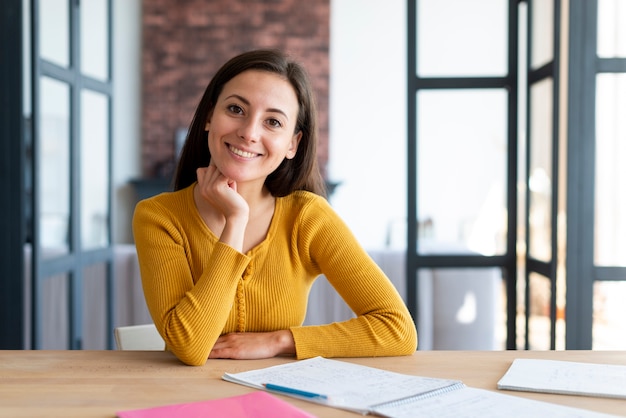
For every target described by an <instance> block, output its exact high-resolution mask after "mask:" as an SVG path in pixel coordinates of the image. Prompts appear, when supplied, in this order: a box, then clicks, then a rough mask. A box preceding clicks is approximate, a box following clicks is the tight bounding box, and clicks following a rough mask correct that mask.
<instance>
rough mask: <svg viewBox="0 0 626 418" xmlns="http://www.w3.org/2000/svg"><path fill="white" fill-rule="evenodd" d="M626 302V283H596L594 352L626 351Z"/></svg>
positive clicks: (594, 295)
mask: <svg viewBox="0 0 626 418" xmlns="http://www.w3.org/2000/svg"><path fill="white" fill-rule="evenodd" d="M625 300H626V281H617V282H595V283H594V288H593V344H592V348H593V349H594V350H626V321H624V318H626V304H625V303H624V301H625Z"/></svg>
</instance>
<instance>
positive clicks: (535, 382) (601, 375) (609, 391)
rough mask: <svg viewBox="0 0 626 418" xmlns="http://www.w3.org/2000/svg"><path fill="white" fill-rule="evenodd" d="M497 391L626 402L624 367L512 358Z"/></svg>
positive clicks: (625, 373)
mask: <svg viewBox="0 0 626 418" xmlns="http://www.w3.org/2000/svg"><path fill="white" fill-rule="evenodd" d="M498 389H509V390H522V391H531V392H547V393H561V394H569V395H587V396H598V397H609V398H623V399H626V366H623V365H610V364H591V363H578V362H570V361H557V360H536V359H515V360H514V361H513V364H511V366H510V367H509V369H508V371H507V372H506V373H505V375H504V376H503V377H502V378H501V379H500V381H499V382H498Z"/></svg>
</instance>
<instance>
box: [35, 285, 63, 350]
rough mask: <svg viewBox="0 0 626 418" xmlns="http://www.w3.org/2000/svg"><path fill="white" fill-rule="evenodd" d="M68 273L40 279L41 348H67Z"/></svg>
mask: <svg viewBox="0 0 626 418" xmlns="http://www.w3.org/2000/svg"><path fill="white" fill-rule="evenodd" d="M69 283H70V275H69V274H60V275H57V276H52V277H47V278H46V280H43V281H41V286H42V289H41V293H42V294H43V295H45V297H43V298H41V306H40V309H41V316H40V320H41V321H42V322H41V331H42V332H41V342H40V344H41V349H43V350H67V349H69V335H70V329H69V325H68V324H69V303H70V301H69V296H68V295H69V291H68V290H69Z"/></svg>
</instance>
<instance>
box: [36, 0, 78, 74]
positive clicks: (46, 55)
mask: <svg viewBox="0 0 626 418" xmlns="http://www.w3.org/2000/svg"><path fill="white" fill-rule="evenodd" d="M38 4H39V45H40V46H39V48H40V51H39V53H40V55H41V57H42V58H43V59H45V60H48V61H51V62H54V63H55V64H58V65H60V66H62V67H66V68H67V67H69V65H70V24H69V19H70V9H69V0H45V1H40V2H38Z"/></svg>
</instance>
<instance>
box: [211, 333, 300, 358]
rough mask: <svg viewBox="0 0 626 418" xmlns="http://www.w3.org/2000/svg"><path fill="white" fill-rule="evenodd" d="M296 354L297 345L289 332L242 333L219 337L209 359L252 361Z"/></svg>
mask: <svg viewBox="0 0 626 418" xmlns="http://www.w3.org/2000/svg"><path fill="white" fill-rule="evenodd" d="M295 353H296V345H295V342H294V340H293V335H292V334H291V331H289V330H281V331H274V332H241V333H231V334H226V335H222V336H221V337H219V338H218V339H217V341H216V342H215V345H214V346H213V349H212V350H211V353H210V354H209V358H230V359H238V360H244V359H245V360H251V359H261V358H270V357H276V356H278V355H289V354H291V355H293V354H295Z"/></svg>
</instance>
